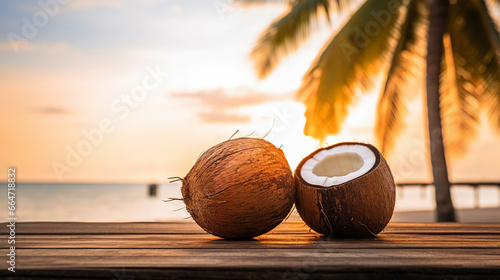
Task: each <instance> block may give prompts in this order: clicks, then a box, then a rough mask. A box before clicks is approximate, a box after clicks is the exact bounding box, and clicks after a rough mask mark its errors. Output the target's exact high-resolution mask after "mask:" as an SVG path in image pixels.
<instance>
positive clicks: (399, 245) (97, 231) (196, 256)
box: [0, 222, 500, 279]
mask: <svg viewBox="0 0 500 280" xmlns="http://www.w3.org/2000/svg"><path fill="white" fill-rule="evenodd" d="M16 226H18V228H17V229H16V258H17V269H18V272H16V273H15V274H9V272H7V270H6V268H7V263H6V262H0V278H2V279H10V278H12V279H22V278H23V277H24V278H25V279H32V278H43V277H45V278H70V279H86V278H94V279H112V278H113V277H115V278H116V275H115V273H118V272H117V271H120V269H122V268H123V269H125V270H127V271H130V272H131V273H132V276H134V277H135V278H134V279H141V278H147V279H154V278H156V279H165V278H176V279H186V278H191V279H192V278H202V279H234V278H238V279H331V278H334V277H336V279H352V278H359V279H377V278H378V279H400V278H405V279H421V278H425V279H433V277H434V278H435V279H439V278H451V279H477V278H483V279H498V275H500V224H458V223H444V224H441V223H432V224H420V223H391V224H389V226H388V228H387V229H386V230H385V231H384V232H383V233H381V234H379V235H378V236H377V237H376V238H371V239H356V240H354V239H350V240H349V239H347V240H346V239H329V238H326V237H320V236H319V235H318V234H316V233H314V232H312V231H310V230H309V228H308V227H307V226H306V225H305V224H304V223H303V222H285V223H283V224H281V225H280V226H279V227H278V228H276V229H275V230H273V231H272V232H271V233H269V234H265V235H262V236H260V237H258V238H256V239H255V240H245V241H232V240H223V239H219V238H216V237H214V236H212V235H209V234H207V233H204V232H203V230H201V229H200V228H199V227H198V226H197V225H196V224H194V223H192V222H180V223H179V222H175V223H19V224H17V225H16ZM1 228H2V230H0V232H2V233H3V235H1V236H0V248H2V249H5V248H8V244H6V240H7V239H6V238H5V237H6V235H5V234H7V231H6V230H5V228H6V227H5V224H3V225H2V226H1Z"/></svg>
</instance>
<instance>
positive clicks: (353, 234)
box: [295, 143, 396, 238]
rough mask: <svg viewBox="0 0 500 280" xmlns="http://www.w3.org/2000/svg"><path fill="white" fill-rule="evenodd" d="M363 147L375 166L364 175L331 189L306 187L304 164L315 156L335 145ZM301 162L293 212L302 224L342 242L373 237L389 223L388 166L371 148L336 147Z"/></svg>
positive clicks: (390, 179) (390, 178) (391, 203)
mask: <svg viewBox="0 0 500 280" xmlns="http://www.w3.org/2000/svg"><path fill="white" fill-rule="evenodd" d="M344 144H347V145H352V144H356V145H364V146H366V147H368V148H370V149H371V150H372V151H373V153H374V154H375V157H376V159H375V164H374V166H373V167H372V169H370V171H368V172H367V173H365V174H364V175H361V176H360V177H357V178H355V179H353V180H351V181H347V182H345V183H342V184H339V185H333V186H330V187H322V186H315V185H311V184H309V183H307V182H306V181H305V180H304V179H303V178H302V177H301V176H300V170H301V167H302V166H303V164H304V163H305V162H306V161H307V160H308V159H310V158H311V157H313V156H314V155H315V154H316V153H318V152H319V151H321V150H324V149H330V148H332V147H335V146H338V145H344ZM324 149H319V150H317V151H315V152H314V153H312V154H311V155H309V156H308V157H306V158H304V159H303V160H302V161H301V162H300V164H299V165H298V166H297V169H296V171H295V182H296V187H297V191H296V201H295V204H296V208H297V211H298V212H299V214H300V216H301V218H302V219H303V220H304V222H305V223H306V224H307V225H308V226H309V227H310V228H311V229H313V230H314V231H316V232H318V233H321V234H323V235H328V236H333V237H341V238H363V237H372V236H375V235H377V234H378V233H379V232H381V231H382V230H383V229H384V228H385V227H386V225H387V224H388V223H389V221H390V219H391V217H392V215H393V212H394V206H395V200H396V186H395V183H394V178H393V176H392V173H391V170H390V169H389V165H388V164H387V162H386V161H385V159H384V157H383V156H382V154H381V153H380V152H379V151H378V150H377V149H376V148H375V147H374V146H372V145H369V144H364V143H339V144H336V145H333V146H330V147H327V148H324Z"/></svg>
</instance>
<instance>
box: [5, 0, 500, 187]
mask: <svg viewBox="0 0 500 280" xmlns="http://www.w3.org/2000/svg"><path fill="white" fill-rule="evenodd" d="M47 2H48V3H59V2H56V1H55V0H54V1H47V0H46V1H41V3H47ZM60 2H67V4H61V5H59V4H57V6H53V5H52V6H50V7H49V8H43V7H41V6H40V4H39V1H2V3H1V4H0V73H1V75H0V97H1V100H0V120H1V121H0V129H1V131H2V138H1V140H0V144H1V145H0V166H1V170H4V172H1V173H0V174H1V175H0V176H1V177H0V178H2V180H5V178H6V174H7V172H6V170H7V167H8V166H15V167H17V168H18V180H19V181H26V182H27V181H34V182H39V181H45V182H123V183H127V182H130V183H137V182H139V183H142V182H150V181H157V182H160V183H165V182H167V177H170V176H184V175H185V174H186V173H187V171H188V170H189V168H190V166H191V165H192V164H193V163H194V161H195V160H196V158H197V156H198V155H199V154H200V153H201V152H202V151H204V150H206V149H208V148H209V147H211V146H212V145H214V144H216V143H218V142H221V141H224V140H226V139H228V138H229V137H230V136H231V135H232V134H233V133H234V132H235V131H236V130H239V132H238V134H237V135H236V137H238V136H245V135H250V134H252V133H253V134H252V136H255V137H259V136H260V137H262V136H264V135H266V134H267V133H268V132H269V131H270V133H269V134H268V135H267V137H266V139H268V140H270V141H271V142H272V143H274V144H275V145H277V146H278V147H279V146H282V149H283V150H284V151H285V155H286V156H287V158H288V160H289V163H290V165H291V166H292V168H294V167H295V165H297V164H298V162H299V161H300V160H301V158H303V157H305V156H307V155H308V154H309V153H310V152H312V151H314V149H316V148H317V147H318V142H317V141H316V140H314V139H312V138H310V137H306V136H304V135H303V133H302V130H303V126H304V122H305V119H304V117H303V113H304V107H303V105H302V104H300V103H298V102H296V101H295V100H294V91H295V90H296V89H297V88H298V87H299V85H300V82H301V77H302V75H303V74H304V72H305V70H306V69H307V68H308V66H309V63H310V62H311V60H312V59H314V57H315V55H316V53H317V52H318V51H319V50H320V49H321V47H322V45H323V44H324V42H325V40H327V39H328V37H329V36H330V35H331V32H332V31H333V30H334V28H333V27H330V28H323V29H321V30H319V31H318V33H317V34H316V35H317V36H315V37H313V39H312V40H310V41H308V42H307V43H306V44H304V46H303V47H302V48H300V49H299V51H298V52H296V53H295V54H294V55H292V56H290V57H289V58H286V59H285V60H284V61H283V62H282V64H281V65H280V66H279V67H278V68H277V69H276V71H275V72H273V73H272V74H271V75H270V76H269V77H268V78H266V79H265V80H259V79H257V76H256V74H255V73H254V71H253V66H252V63H251V61H250V59H249V53H250V50H251V48H252V46H253V45H254V42H255V41H256V39H257V37H258V35H259V34H260V32H261V31H262V30H263V29H264V28H265V27H266V26H267V25H268V24H269V23H270V22H271V21H272V20H273V19H275V18H276V17H278V16H279V15H280V14H281V13H283V12H284V11H285V9H284V7H282V6H279V5H270V6H265V7H251V8H242V7H239V6H236V5H234V4H233V2H231V1H211V0H210V1H207V0H190V1H183V0H178V1H176V0H163V1H162V0H142V1H118V0H72V1H68V0H66V1H62V0H61V1H60ZM167 73H168V74H167ZM376 94H377V92H376V90H375V91H374V92H372V93H367V95H366V98H364V99H362V100H361V102H359V103H358V104H357V106H356V107H355V108H352V114H351V116H350V117H349V118H348V120H347V121H346V123H344V126H343V131H342V133H341V134H340V135H338V136H333V137H331V138H329V139H328V140H327V142H328V143H329V144H333V143H335V142H339V141H343V140H350V141H352V140H356V141H364V142H373V141H374V137H373V122H374V114H375V105H376V101H377V95H376ZM422 101H423V98H420V99H416V100H415V101H414V104H413V106H412V110H411V115H412V117H409V118H408V119H407V123H408V128H407V130H406V131H405V132H404V133H403V135H402V136H401V140H400V141H399V143H398V146H397V148H396V150H395V151H394V153H392V154H390V155H387V158H388V160H389V164H390V165H391V168H392V169H393V172H394V174H395V176H396V179H397V180H400V181H405V180H406V181H414V180H427V181H429V180H430V179H429V178H430V172H429V167H428V164H427V146H426V140H425V133H424V129H425V123H424V121H423V120H422V116H423V113H422V108H423V107H422V106H423V105H422ZM483 124H484V125H483V126H482V127H481V128H480V130H479V134H478V136H477V137H476V139H475V141H474V142H473V143H472V144H471V145H470V146H469V148H468V150H467V152H466V153H465V155H464V156H462V157H453V156H451V157H449V165H450V174H451V178H452V180H496V181H498V180H500V160H499V158H500V141H499V139H500V134H499V133H498V132H496V133H495V132H493V131H491V126H489V125H487V122H486V121H484V122H483Z"/></svg>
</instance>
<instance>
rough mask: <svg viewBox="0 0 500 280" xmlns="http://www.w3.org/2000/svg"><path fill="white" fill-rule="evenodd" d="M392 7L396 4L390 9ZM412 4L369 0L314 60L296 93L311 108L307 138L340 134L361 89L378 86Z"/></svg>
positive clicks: (307, 117) (305, 130)
mask: <svg viewBox="0 0 500 280" xmlns="http://www.w3.org/2000/svg"><path fill="white" fill-rule="evenodd" d="M388 3H396V4H397V5H396V7H394V8H392V7H391V9H389V8H388V6H387V5H388ZM408 3H409V1H406V0H402V1H395V2H394V1H381V0H368V1H366V2H365V3H364V4H363V5H362V6H361V7H360V8H359V9H358V11H357V12H356V13H355V14H354V15H353V16H352V17H351V18H350V20H349V21H348V22H347V23H346V25H345V26H344V27H343V28H342V29H341V30H340V31H339V32H338V33H337V34H336V35H335V36H334V37H333V39H332V40H331V41H330V42H329V43H328V44H327V45H326V47H325V48H324V50H323V52H322V53H321V54H320V55H319V56H318V57H317V58H316V59H315V61H314V62H313V63H312V65H311V67H310V68H309V70H308V71H307V72H306V74H305V75H304V77H303V81H302V85H301V87H300V89H299V90H298V92H297V99H299V100H300V101H302V102H303V103H304V104H305V105H306V111H305V116H306V125H305V128H304V133H305V134H306V135H310V136H312V137H314V138H317V139H325V138H326V136H327V135H331V134H336V133H338V132H339V131H340V128H341V124H342V123H343V121H344V119H345V117H346V116H347V113H348V108H349V106H350V105H352V103H353V102H354V101H355V100H356V92H357V90H363V91H366V90H367V89H369V88H371V87H373V85H374V82H375V78H376V75H378V73H380V71H381V70H382V67H385V66H386V65H387V62H388V55H389V53H390V51H391V50H393V49H394V43H395V42H394V41H395V37H394V36H397V35H395V33H397V32H395V30H397V28H399V26H400V25H401V24H402V22H401V20H400V18H401V14H402V12H403V11H402V10H404V9H402V6H406V5H408ZM382 14H383V15H385V16H386V17H383V16H381V15H382ZM391 42H392V43H391Z"/></svg>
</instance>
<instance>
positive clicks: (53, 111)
mask: <svg viewBox="0 0 500 280" xmlns="http://www.w3.org/2000/svg"><path fill="white" fill-rule="evenodd" d="M31 111H32V112H35V113H37V114H45V115H64V114H68V113H69V111H68V110H67V109H65V108H62V107H55V106H46V107H36V108H32V109H31Z"/></svg>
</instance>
